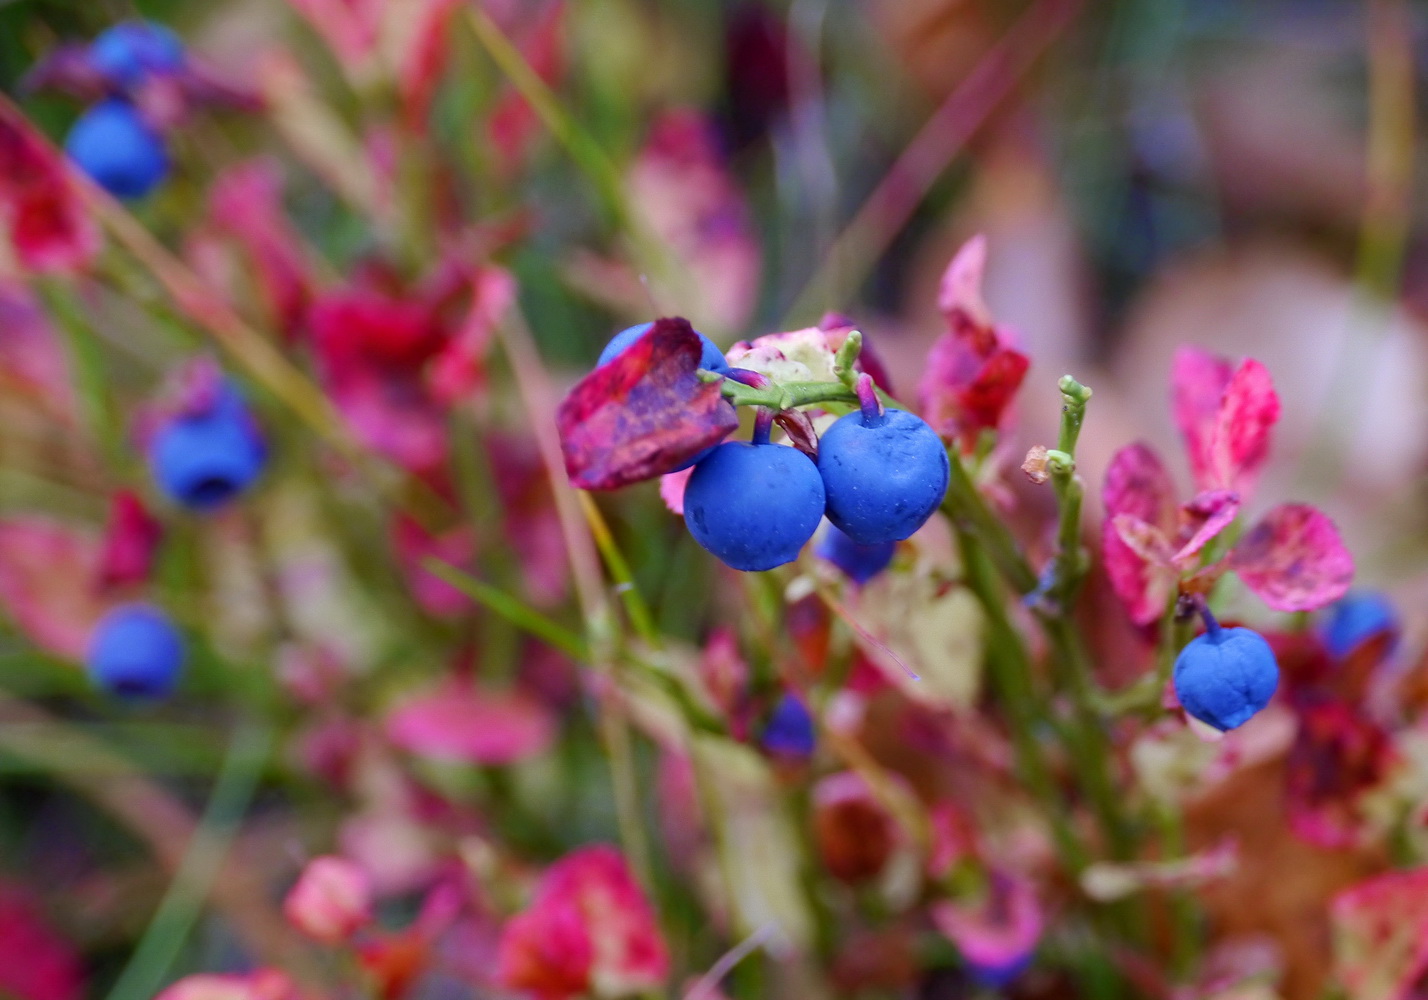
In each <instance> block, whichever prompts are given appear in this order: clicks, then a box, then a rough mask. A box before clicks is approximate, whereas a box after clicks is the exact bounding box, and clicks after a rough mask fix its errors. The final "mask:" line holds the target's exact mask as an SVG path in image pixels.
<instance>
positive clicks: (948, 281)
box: [937, 233, 992, 329]
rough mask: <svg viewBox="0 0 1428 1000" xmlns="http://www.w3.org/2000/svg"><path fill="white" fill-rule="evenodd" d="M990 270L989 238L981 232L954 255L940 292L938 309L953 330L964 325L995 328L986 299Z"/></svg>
mask: <svg viewBox="0 0 1428 1000" xmlns="http://www.w3.org/2000/svg"><path fill="white" fill-rule="evenodd" d="M986 270H987V237H986V236H985V235H983V234H981V233H978V234H977V235H976V236H973V237H972V238H971V239H970V240H968V241H967V242H966V243H964V244H962V248H961V249H960V250H958V251H957V253H956V254H955V255H953V257H952V261H951V263H949V264H948V265H947V270H946V271H944V272H943V273H942V284H941V286H940V287H939V288H938V289H937V308H938V309H940V310H942V315H944V316H946V317H947V322H948V324H949V325H951V327H952V328H953V329H957V328H958V327H960V326H964V325H971V326H975V327H983V328H990V327H991V325H992V311H991V310H990V309H988V308H987V303H986V300H984V299H983V298H982V278H983V276H984V275H985V274H986Z"/></svg>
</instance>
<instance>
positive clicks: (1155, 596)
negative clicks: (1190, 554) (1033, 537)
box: [1101, 444, 1175, 625]
mask: <svg viewBox="0 0 1428 1000" xmlns="http://www.w3.org/2000/svg"><path fill="white" fill-rule="evenodd" d="M1102 497H1103V499H1104V501H1105V505H1106V520H1105V523H1104V524H1103V525H1102V527H1101V553H1102V557H1103V558H1104V559H1105V563H1106V573H1107V574H1108V575H1109V576H1110V578H1111V586H1112V588H1113V589H1114V590H1115V592H1116V596H1117V597H1119V598H1120V599H1121V602H1122V603H1123V604H1125V606H1126V610H1127V611H1128V612H1129V614H1130V617H1131V620H1132V621H1134V622H1135V623H1136V624H1137V625H1146V624H1149V623H1150V622H1153V621H1155V620H1156V619H1157V618H1159V617H1160V616H1161V615H1162V614H1163V613H1164V612H1165V606H1166V604H1167V602H1168V601H1169V600H1170V589H1171V586H1172V584H1173V582H1174V580H1173V574H1172V573H1169V572H1167V571H1166V570H1164V569H1162V568H1160V567H1159V566H1157V565H1156V564H1155V563H1154V562H1153V561H1151V560H1149V559H1147V558H1146V557H1145V556H1143V555H1141V554H1139V553H1137V552H1136V550H1135V548H1133V547H1132V546H1131V545H1130V544H1128V543H1127V542H1126V540H1125V539H1124V538H1122V537H1121V533H1120V531H1119V530H1118V527H1117V521H1118V520H1120V519H1121V518H1123V517H1124V518H1130V519H1134V520H1138V521H1140V522H1141V523H1143V524H1146V525H1147V526H1149V527H1151V528H1154V529H1156V530H1157V531H1159V532H1160V534H1161V535H1162V537H1168V535H1169V533H1170V532H1171V531H1173V530H1174V519H1175V488H1174V486H1173V485H1172V484H1171V482H1170V475H1169V473H1167V472H1166V471H1165V466H1163V465H1162V464H1161V462H1160V459H1159V458H1158V457H1157V456H1156V454H1155V452H1153V451H1151V450H1150V448H1149V447H1148V446H1146V445H1144V444H1133V445H1129V446H1127V447H1125V448H1122V449H1121V450H1120V451H1118V452H1116V454H1115V457H1114V458H1112V459H1111V464H1110V466H1109V467H1108V468H1107V469H1106V482H1105V487H1104V489H1103V491H1102ZM1122 523H1126V522H1124V521H1123V522H1122ZM1166 547H1167V549H1168V543H1167V546H1166ZM1166 555H1167V556H1168V555H1169V552H1168V551H1167V552H1166Z"/></svg>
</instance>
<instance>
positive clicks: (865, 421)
mask: <svg viewBox="0 0 1428 1000" xmlns="http://www.w3.org/2000/svg"><path fill="white" fill-rule="evenodd" d="M818 471H819V472H820V473H821V474H822V476H823V485H824V487H825V488H826V489H827V491H828V520H830V521H832V522H833V523H834V524H835V525H837V526H838V527H839V528H841V529H842V530H843V531H844V532H845V533H846V534H847V535H848V537H849V538H851V539H852V540H853V541H855V542H857V543H858V544H859V545H877V544H880V543H883V542H896V541H901V540H902V539H904V538H908V537H910V536H911V535H912V533H913V532H915V531H916V530H917V529H918V528H920V527H922V525H923V524H924V523H925V522H926V521H927V519H928V518H929V517H931V516H932V514H933V512H934V511H936V510H937V508H938V507H939V506H940V505H941V503H942V498H943V497H944V496H946V494H947V482H948V479H949V476H950V474H951V467H950V466H949V465H948V462H947V451H946V449H945V448H944V447H943V445H942V439H941V438H939V437H938V436H937V432H936V431H934V430H933V429H932V428H931V427H929V426H928V425H927V423H926V421H924V420H923V419H922V418H921V417H918V416H915V415H913V414H911V413H908V412H906V411H904V410H888V411H886V412H885V413H882V414H878V413H876V412H873V413H871V414H869V413H866V412H863V411H855V412H853V413H849V414H848V415H847V416H844V417H839V418H838V420H837V421H835V422H834V424H833V426H832V427H830V428H828V430H827V432H826V433H825V434H824V435H823V437H822V439H821V440H820V441H819V442H818Z"/></svg>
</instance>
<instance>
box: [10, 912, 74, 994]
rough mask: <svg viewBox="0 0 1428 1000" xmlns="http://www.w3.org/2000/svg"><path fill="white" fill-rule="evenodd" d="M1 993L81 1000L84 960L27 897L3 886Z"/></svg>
mask: <svg viewBox="0 0 1428 1000" xmlns="http://www.w3.org/2000/svg"><path fill="white" fill-rule="evenodd" d="M0 993H3V994H4V995H6V996H9V997H14V998H15V1000H80V998H81V997H83V996H84V993H85V989H84V972H83V966H82V965H81V964H80V960H79V954H78V952H77V951H76V950H75V948H74V947H73V946H72V945H70V943H69V942H67V941H66V940H64V939H63V938H61V937H60V936H59V935H58V934H56V933H55V931H54V929H53V928H51V927H50V926H49V924H48V923H47V922H46V921H45V919H44V915H43V913H42V912H41V910H40V908H39V907H38V906H36V905H35V901H34V900H32V899H31V898H30V897H29V895H28V894H27V893H25V892H24V891H22V890H20V889H16V888H14V887H12V886H9V885H0Z"/></svg>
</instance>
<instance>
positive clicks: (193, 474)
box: [149, 383, 267, 511]
mask: <svg viewBox="0 0 1428 1000" xmlns="http://www.w3.org/2000/svg"><path fill="white" fill-rule="evenodd" d="M215 396H216V398H215V399H214V400H213V403H212V405H211V406H209V407H208V408H206V409H205V410H203V411H202V412H196V413H179V414H177V415H175V416H173V417H171V418H170V419H169V420H168V421H167V422H166V423H164V424H163V425H162V426H160V428H159V429H158V431H157V433H156V434H155V435H154V439H153V441H152V443H151V445H150V449H149V465H150V469H151V471H152V473H153V476H154V479H155V481H156V482H157V483H158V484H159V487H160V488H161V489H162V490H163V491H164V493H165V494H167V495H168V496H169V498H170V499H172V500H174V501H175V502H176V503H179V504H182V505H183V506H185V507H188V508H191V509H193V510H198V511H208V510H213V509H214V508H217V507H221V506H223V505H224V504H225V503H227V502H228V501H230V500H232V499H233V498H234V497H236V496H238V495H239V494H240V493H242V492H243V491H244V490H246V489H248V487H250V486H252V485H253V482H254V481H255V480H256V479H257V478H258V476H259V475H260V474H261V473H262V471H263V466H264V465H265V464H266V462H267V448H266V446H265V445H264V443H263V438H262V435H261V434H260V433H259V431H258V425H257V422H256V421H255V420H254V419H253V415H252V413H251V412H249V410H248V407H247V405H246V404H245V403H244V402H243V399H242V397H240V396H239V395H238V391H237V390H236V389H235V388H234V387H233V386H232V385H231V384H227V383H225V384H224V385H223V386H222V387H221V388H220V389H219V390H218V391H217V393H216V394H215Z"/></svg>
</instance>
